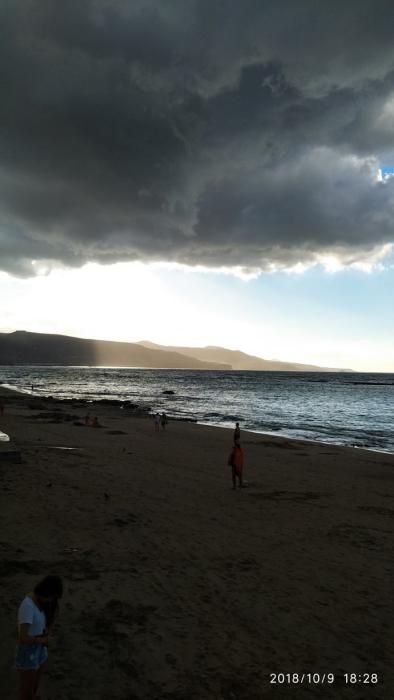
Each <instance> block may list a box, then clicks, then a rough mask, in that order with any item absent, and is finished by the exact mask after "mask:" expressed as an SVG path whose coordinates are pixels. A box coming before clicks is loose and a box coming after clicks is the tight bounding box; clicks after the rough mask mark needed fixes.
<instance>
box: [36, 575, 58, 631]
mask: <svg viewBox="0 0 394 700" xmlns="http://www.w3.org/2000/svg"><path fill="white" fill-rule="evenodd" d="M34 593H35V594H36V595H40V596H43V597H44V598H52V600H51V601H49V602H46V603H44V605H43V606H42V608H43V611H44V614H45V619H46V624H47V627H50V626H51V625H52V624H53V622H54V619H55V617H56V614H57V612H58V610H59V598H61V597H62V595H63V583H62V580H61V578H60V576H46V577H45V578H44V579H43V580H42V581H40V583H38V584H37V586H36V587H35V589H34Z"/></svg>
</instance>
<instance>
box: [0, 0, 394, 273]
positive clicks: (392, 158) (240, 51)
mask: <svg viewBox="0 0 394 700" xmlns="http://www.w3.org/2000/svg"><path fill="white" fill-rule="evenodd" d="M322 5H323V4H322ZM324 5H325V6H324V7H323V6H322V7H319V8H318V9H317V4H316V3H315V2H312V0H303V1H300V2H298V3H294V2H293V1H292V0H287V1H282V2H276V3H273V2H263V1H262V0H259V1H257V0H244V1H243V2H242V3H241V2H240V3H228V4H227V5H226V4H225V3H223V2H219V0H210V1H209V2H208V0H190V1H187V0H182V2H181V0H179V1H177V2H172V3H159V2H157V1H153V0H136V1H135V2H133V3H131V2H126V1H124V2H122V1H117V2H115V1H113V2H110V1H105V0H97V1H94V0H90V1H86V2H81V1H80V0H78V2H77V1H76V0H69V1H68V2H67V3H53V2H51V1H50V0H34V1H33V0H23V1H22V0H12V1H11V0H8V1H7V0H3V2H2V3H1V6H0V84H1V89H2V99H1V101H0V157H1V160H0V255H1V266H2V269H4V270H8V271H9V272H11V273H13V274H21V275H26V274H31V270H32V265H31V261H32V260H44V261H45V260H46V261H48V262H49V263H50V264H55V263H56V261H58V262H60V263H63V264H66V265H71V266H75V265H81V264H83V263H84V262H85V261H87V260H96V261H99V262H103V263H105V262H114V261H116V260H135V259H140V260H171V261H179V262H184V263H188V264H199V263H202V264H206V265H211V266H218V265H219V266H220V265H227V266H228V265H243V266H250V267H258V268H261V269H266V268H269V267H270V265H271V264H278V265H280V266H285V265H288V264H293V263H295V262H297V261H304V262H305V261H313V260H314V259H316V258H317V256H319V255H320V254H323V253H329V252H332V251H334V252H336V253H338V254H339V255H343V256H344V257H345V258H346V260H357V258H358V256H361V257H362V256H365V254H366V253H367V252H368V251H372V250H373V249H374V248H375V247H376V246H379V245H383V244H385V243H388V242H391V241H393V240H394V234H393V226H392V223H391V222H392V221H393V220H394V217H393V214H394V187H393V182H394V181H393V180H391V181H388V182H387V183H381V182H378V181H377V178H376V173H377V169H378V166H379V163H382V162H383V163H384V164H386V165H390V164H392V163H393V162H394V52H393V50H392V36H393V29H394V26H393V20H394V13H393V12H392V8H391V3H389V2H387V3H386V2H383V1H382V2H378V3H376V1H374V2H367V1H365V2H363V3H361V4H360V3H359V2H357V3H356V2H347V3H340V2H339V1H333V2H331V3H325V4H324Z"/></svg>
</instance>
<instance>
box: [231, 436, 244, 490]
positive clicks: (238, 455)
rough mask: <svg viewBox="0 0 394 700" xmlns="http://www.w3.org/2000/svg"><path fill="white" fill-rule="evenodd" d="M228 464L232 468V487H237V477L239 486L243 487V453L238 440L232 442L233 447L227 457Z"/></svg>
mask: <svg viewBox="0 0 394 700" xmlns="http://www.w3.org/2000/svg"><path fill="white" fill-rule="evenodd" d="M228 465H229V466H230V467H231V469H232V478H233V489H236V488H237V479H238V483H239V488H240V489H241V488H243V485H244V484H243V480H242V473H243V468H244V453H243V450H242V447H241V445H240V443H239V441H238V440H237V441H236V442H235V443H234V447H233V449H232V450H231V453H230V456H229V458H228Z"/></svg>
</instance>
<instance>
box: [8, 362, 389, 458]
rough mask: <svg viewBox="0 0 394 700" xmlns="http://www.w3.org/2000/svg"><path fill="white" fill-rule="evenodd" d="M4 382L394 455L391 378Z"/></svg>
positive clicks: (139, 373) (100, 374) (115, 372)
mask: <svg viewBox="0 0 394 700" xmlns="http://www.w3.org/2000/svg"><path fill="white" fill-rule="evenodd" d="M0 384H3V385H7V386H10V387H13V388H15V389H18V390H20V391H27V392H31V391H32V389H31V387H32V385H33V387H34V388H33V392H32V393H34V394H35V395H38V396H53V397H56V398H78V399H86V400H91V399H120V400H129V401H132V402H134V403H138V404H140V405H142V406H145V407H149V408H150V409H151V410H152V411H165V412H166V413H167V414H168V415H169V416H174V417H177V418H194V419H196V420H197V421H198V422H199V423H205V424H210V425H218V426H225V427H228V426H233V425H234V422H235V421H236V420H238V421H239V422H240V425H241V429H242V428H244V429H248V430H252V431H256V432H259V433H268V434H274V435H278V436H283V437H291V438H301V439H304V440H305V439H306V440H313V441H318V442H324V443H330V444H336V445H351V446H354V447H362V448H368V449H372V450H378V451H382V452H388V453H392V454H394V434H393V420H394V402H393V399H394V374H366V373H349V374H348V373H316V372H305V373H304V372H302V373H301V372H240V371H238V372H236V371H228V372H226V371H225V372H217V371H195V370H194V371H192V370H159V369H157V370H152V369H129V368H99V367H38V366H34V367H26V366H23V367H22V366H20V367H18V366H13V367H8V366H7V367H0ZM165 390H172V391H174V392H175V393H174V394H173V395H166V394H163V391H165ZM0 427H1V426H0Z"/></svg>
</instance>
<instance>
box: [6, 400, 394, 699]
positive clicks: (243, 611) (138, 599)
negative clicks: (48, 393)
mask: <svg viewBox="0 0 394 700" xmlns="http://www.w3.org/2000/svg"><path fill="white" fill-rule="evenodd" d="M0 396H3V397H5V413H4V416H2V417H0V430H2V431H3V432H5V433H7V434H8V435H10V437H11V439H12V441H13V442H14V443H15V444H16V446H17V448H18V449H19V450H20V452H21V456H22V461H21V463H20V464H13V463H8V462H7V461H1V462H0V553H1V562H0V602H1V605H0V629H1V635H0V686H1V689H2V692H1V698H2V700H9V699H11V698H14V697H15V684H16V674H15V671H14V670H13V668H12V666H13V649H14V639H15V621H16V611H17V608H18V605H19V603H20V601H21V600H22V598H23V596H24V595H25V593H26V592H28V591H29V590H31V589H32V587H33V586H34V584H35V583H36V582H37V580H38V579H40V577H42V576H44V575H46V574H48V573H56V574H59V575H60V576H62V577H63V578H64V583H65V596H64V600H63V601H62V605H61V615H60V618H59V620H58V623H57V624H56V628H55V631H54V635H53V638H52V639H51V642H50V649H49V656H50V662H49V671H48V675H47V683H46V685H47V694H46V697H47V698H50V699H51V700H55V699H56V700H93V699H94V700H97V699H100V700H101V699H102V700H107V699H108V700H110V699H113V700H115V699H116V700H137V699H138V700H140V699H141V700H142V699H144V700H145V699H149V700H159V699H163V700H169V699H173V700H204V699H205V698H207V699H208V700H211V699H212V700H216V699H218V700H219V699H223V700H260V699H264V698H278V699H279V700H282V699H285V700H287V698H288V699H289V700H294V699H295V700H298V699H299V698H335V699H337V698H339V699H342V698H343V699H344V700H345V699H346V700H347V699H348V698H351V699H353V698H354V699H357V700H359V699H361V700H362V699H363V698H368V700H369V699H374V698H393V697H394V672H393V669H392V659H393V658H394V641H393V632H392V609H393V602H392V601H393V594H392V581H393V529H394V492H393V485H394V456H392V455H384V454H377V453H373V452H368V451H362V450H355V449H351V448H339V447H338V448H337V447H333V446H331V445H322V444H313V443H306V442H301V441H291V440H285V439H279V438H273V437H271V436H262V435H256V434H252V433H243V434H242V445H243V448H244V452H245V465H246V466H245V478H246V479H247V480H248V481H249V488H247V489H242V490H237V491H233V490H232V489H231V478H230V468H229V467H228V466H227V457H228V453H229V451H230V448H231V442H232V433H231V432H230V431H228V430H224V429H220V428H210V427H203V426H198V425H195V424H190V423H182V422H170V424H169V425H168V426H167V429H166V431H161V432H159V433H156V432H155V429H154V424H153V421H152V419H150V418H144V417H135V416H133V415H128V414H127V412H126V411H121V410H120V409H119V408H118V407H106V408H104V407H102V406H100V407H97V410H96V411H95V410H94V409H93V410H91V411H90V412H91V414H92V415H93V414H95V413H97V415H98V417H99V420H100V423H102V425H103V426H104V427H102V428H97V429H94V428H89V427H85V426H81V425H75V424H74V423H76V422H77V423H78V422H83V417H84V415H85V413H86V409H85V408H84V407H83V406H80V405H78V404H75V405H72V404H62V403H57V404H56V403H55V402H48V401H41V400H40V401H39V402H38V404H37V405H36V408H32V407H31V408H29V407H28V406H29V404H30V405H31V406H33V403H34V402H33V403H32V401H31V399H30V398H29V397H26V398H20V397H18V396H15V395H13V394H12V393H11V392H7V391H5V390H1V389H0ZM67 416H68V417H69V418H70V419H69V420H66V418H67ZM65 447H67V448H73V449H58V448H65ZM297 672H298V673H299V674H302V673H305V674H312V673H316V674H321V680H322V674H323V673H326V674H327V673H333V674H335V675H336V678H335V682H334V683H333V684H332V685H329V684H328V683H327V680H326V681H325V682H324V683H321V684H320V685H313V684H310V683H309V678H308V677H305V678H304V682H303V684H302V685H300V684H295V683H292V684H288V683H285V684H282V685H278V684H272V683H270V674H277V673H285V674H290V673H297ZM344 673H357V674H368V673H369V674H371V673H377V674H378V677H379V682H378V684H377V685H357V686H356V687H346V686H345V683H344V678H343V674H344ZM315 680H317V677H315ZM363 680H365V678H364V679H363Z"/></svg>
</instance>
